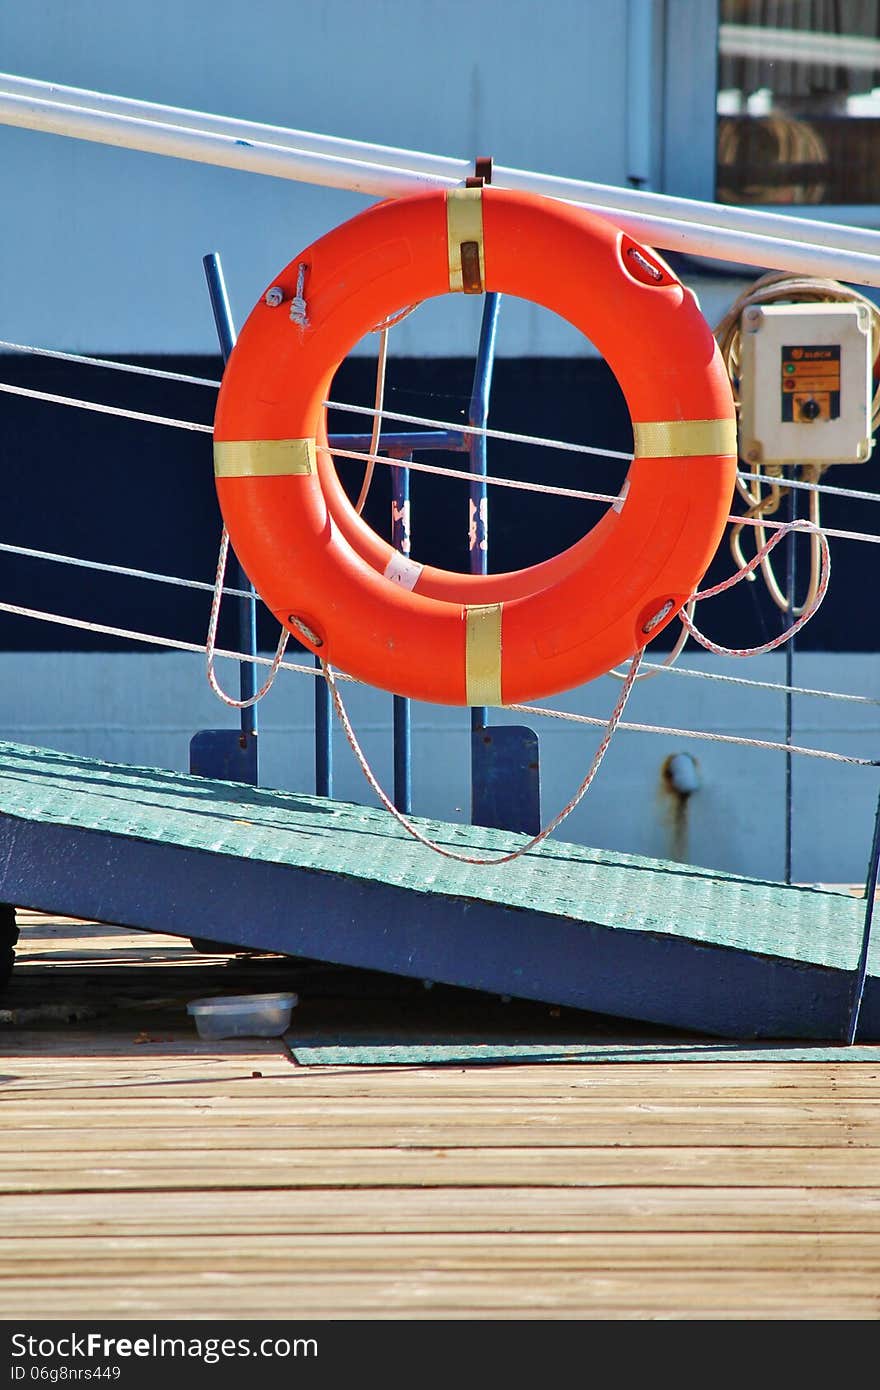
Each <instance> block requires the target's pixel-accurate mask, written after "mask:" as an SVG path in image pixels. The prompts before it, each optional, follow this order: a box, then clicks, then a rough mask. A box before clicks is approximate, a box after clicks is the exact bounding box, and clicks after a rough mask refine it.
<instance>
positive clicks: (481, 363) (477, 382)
mask: <svg viewBox="0 0 880 1390" xmlns="http://www.w3.org/2000/svg"><path fill="white" fill-rule="evenodd" d="M500 305H501V295H500V294H487V295H486V296H485V299H484V302H483V316H482V319H481V320H480V341H479V345H478V347H477V361H476V366H475V369H474V382H473V386H472V388H471V400H470V405H469V407H468V424H469V425H470V426H471V427H472V428H473V429H478V430H483V429H485V428H486V423H487V421H488V419H489V394H490V392H491V390H492V371H493V369H494V366H495V336H496V333H497V330H498V310H499V308H500ZM467 444H468V454H469V455H470V470H471V473H472V474H473V475H474V481H473V482H472V483H471V484H470V489H469V490H470V496H469V498H468V554H469V559H470V570H471V574H488V572H489V502H488V494H487V491H486V436H485V435H484V434H470V435H468V437H467ZM486 719H487V711H486V708H485V706H476V707H475V708H473V709H472V710H471V730H472V731H476V730H478V729H482V728H484V727H485V724H486Z"/></svg>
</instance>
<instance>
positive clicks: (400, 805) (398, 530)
mask: <svg viewBox="0 0 880 1390" xmlns="http://www.w3.org/2000/svg"><path fill="white" fill-rule="evenodd" d="M400 458H401V461H402V462H403V461H404V460H405V461H407V462H408V461H409V460H410V459H411V458H412V455H411V454H401V455H400ZM391 544H392V545H393V546H394V548H395V550H399V551H400V553H401V555H409V553H410V549H411V533H410V511H409V469H408V468H392V470H391ZM393 698H394V804H395V806H396V807H397V809H398V811H403V813H404V814H405V815H409V814H410V813H411V812H412V710H411V704H410V701H409V700H407V699H406V698H405V697H404V696H403V695H395V696H394V697H393Z"/></svg>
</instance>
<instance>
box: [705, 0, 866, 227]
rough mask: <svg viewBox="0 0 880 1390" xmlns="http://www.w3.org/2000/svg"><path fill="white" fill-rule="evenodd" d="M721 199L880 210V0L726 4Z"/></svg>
mask: <svg viewBox="0 0 880 1390" xmlns="http://www.w3.org/2000/svg"><path fill="white" fill-rule="evenodd" d="M720 21H721V22H720V28H719V64H718V102H717V136H718V144H717V161H716V192H715V196H716V198H717V200H718V202H721V203H751V204H755V203H763V204H788V205H791V204H799V203H807V204H837V205H854V204H856V205H865V204H878V203H880V159H878V157H877V154H878V150H880V0H721V6H720Z"/></svg>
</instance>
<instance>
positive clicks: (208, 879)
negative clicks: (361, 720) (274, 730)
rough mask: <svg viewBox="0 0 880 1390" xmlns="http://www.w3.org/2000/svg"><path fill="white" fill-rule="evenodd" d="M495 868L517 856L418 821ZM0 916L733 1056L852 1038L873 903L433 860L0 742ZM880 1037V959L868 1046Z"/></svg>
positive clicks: (573, 852)
mask: <svg viewBox="0 0 880 1390" xmlns="http://www.w3.org/2000/svg"><path fill="white" fill-rule="evenodd" d="M418 824H419V826H420V827H421V828H422V829H423V830H424V831H426V832H427V833H428V834H429V835H431V836H433V837H434V838H435V839H437V840H439V841H440V842H441V843H443V844H445V845H447V846H451V847H454V848H458V849H461V850H464V851H465V852H475V853H477V854H481V853H485V854H487V855H493V854H501V853H504V852H505V851H507V850H509V849H511V848H513V847H515V846H516V845H518V844H521V843H522V838H521V837H519V836H516V835H512V834H509V833H506V832H503V831H498V830H488V829H484V828H481V827H478V826H459V825H448V824H444V823H441V822H430V821H425V820H420V821H419V822H418ZM0 900H3V901H6V902H10V903H14V904H15V905H17V906H22V907H29V908H35V909H39V910H43V911H49V912H58V913H63V914H65V915H70V916H75V917H83V918H93V919H96V920H99V921H105V922H114V923H119V924H121V925H126V926H132V927H139V928H143V929H147V930H152V931H160V932H169V933H172V934H176V935H179V936H184V937H207V938H211V939H214V940H218V941H225V942H231V943H235V944H238V945H240V946H242V947H254V948H258V949H262V950H271V951H281V952H285V953H287V954H290V955H294V956H301V957H307V958H309V959H316V960H325V961H332V962H337V963H340V964H345V965H353V966H361V967H367V968H370V969H373V970H383V971H390V972H392V973H395V974H399V975H406V976H413V977H415V978H422V979H428V980H437V981H443V982H445V983H448V984H454V985H463V986H469V987H471V988H474V989H481V990H489V991H492V992H496V993H499V994H509V995H511V996H513V997H521V998H528V999H538V1000H544V1001H546V1002H549V1003H554V1004H561V1005H567V1006H572V1007H576V1008H583V1009H588V1010H590V1011H592V1012H596V1013H603V1014H611V1015H616V1016H619V1017H625V1018H631V1019H638V1020H644V1021H646V1022H655V1023H662V1024H667V1025H671V1026H673V1027H676V1028H681V1029H687V1030H693V1031H694V1032H701V1033H710V1034H715V1035H718V1036H723V1037H731V1038H742V1039H746V1038H762V1037H763V1038H792V1039H801V1038H803V1039H825V1040H829V1041H836V1040H839V1039H840V1038H842V1037H844V1036H845V1030H846V1026H847V1022H848V1019H849V1014H850V1008H851V1004H852V999H853V990H854V987H855V973H854V972H855V970H856V967H857V963H858V956H859V948H860V944H861V936H862V923H863V916H864V904H863V902H860V901H859V900H857V899H856V898H854V897H852V896H850V895H849V894H846V893H837V892H828V891H821V890H817V889H809V888H791V887H785V886H784V885H781V884H778V883H769V882H765V881H762V880H757V879H750V878H746V877H737V876H736V875H730V874H720V873H716V872H713V871H710V870H707V869H701V868H693V867H690V866H684V865H680V864H673V863H669V862H665V861H663V860H649V859H641V858H637V857H635V856H633V855H626V854H616V853H609V852H607V851H600V850H592V849H588V848H586V847H584V846H582V845H572V844H565V843H561V842H559V841H550V842H546V843H545V844H544V845H542V846H541V847H540V848H539V849H538V850H537V851H535V852H532V853H530V854H528V855H526V856H524V857H523V858H522V859H519V860H517V861H515V862H514V863H512V864H507V865H502V866H499V867H497V868H484V867H477V866H471V865H466V864H458V863H455V862H453V861H450V860H447V859H444V858H442V857H440V856H438V855H436V854H433V853H432V852H431V851H430V850H428V849H426V848H424V847H423V846H421V845H419V844H418V843H416V842H415V841H413V840H412V839H411V838H410V837H409V836H407V835H406V834H405V832H404V831H403V830H402V829H401V827H400V826H399V825H398V824H397V822H396V821H395V820H394V819H393V818H392V817H391V816H389V815H388V814H387V813H386V812H385V811H382V810H379V809H374V808H372V807H365V806H357V805H352V804H348V803H342V802H338V801H332V800H328V799H323V798H319V797H311V796H300V795H296V794H293V793H289V792H278V791H272V790H269V789H265V788H259V787H250V786H245V785H242V784H240V783H233V782H217V781H210V780H208V779H205V778H199V777H193V776H184V775H182V774H178V773H173V772H169V771H163V770H158V769H150V768H134V767H129V766H127V765H116V764H112V763H103V762H99V761H96V760H93V759H86V758H75V757H70V756H67V755H64V754H61V753H54V752H52V751H50V750H47V749H41V748H29V747H26V746H23V745H19V744H10V743H0ZM876 1040H880V950H878V949H877V946H876V943H875V946H874V948H873V950H872V953H871V959H870V961H869V973H868V979H867V984H866V989H865V995H864V1002H863V1006H862V1012H861V1024H860V1028H859V1041H862V1042H867V1041H876Z"/></svg>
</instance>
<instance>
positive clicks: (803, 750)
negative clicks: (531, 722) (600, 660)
mask: <svg viewBox="0 0 880 1390" xmlns="http://www.w3.org/2000/svg"><path fill="white" fill-rule="evenodd" d="M200 587H201V586H200ZM209 587H210V586H209ZM0 613H9V614H10V615H11V616H13V617H20V618H31V619H33V620H34V621H36V622H44V623H57V624H58V625H59V626H61V627H69V628H78V629H80V630H81V631H83V632H91V633H94V634H95V635H97V636H102V637H113V638H119V639H120V640H121V641H128V642H139V643H142V644H144V645H146V646H153V647H164V648H166V649H168V650H172V651H179V652H192V653H196V654H198V655H200V656H202V657H204V656H205V655H206V653H207V650H208V649H207V644H206V643H204V642H186V641H183V640H182V639H181V638H177V637H163V636H161V635H159V634H158V633H150V632H139V631H137V630H136V629H133V628H124V627H116V626H113V625H111V624H108V623H96V622H91V621H89V620H88V619H86V618H73V617H70V616H69V615H67V614H64V613H51V612H49V611H48V610H44V609H40V608H28V607H25V606H24V605H23V604H17V603H7V602H5V601H0ZM215 655H216V656H218V657H226V658H228V659H229V660H230V661H239V662H240V661H248V662H252V663H254V664H255V665H257V666H266V667H271V666H272V665H273V662H274V658H273V657H269V656H261V655H260V654H259V653H257V654H256V655H249V654H248V653H247V652H237V651H230V650H227V649H226V648H219V647H218V648H217V649H216V652H215ZM278 666H279V670H282V671H292V672H295V673H296V674H297V675H303V676H311V677H319V678H321V679H323V672H322V671H321V670H320V668H318V667H315V666H306V665H303V664H301V663H299V662H293V661H281V662H279V663H278ZM333 674H334V677H335V679H336V680H337V681H344V682H346V683H347V684H351V685H361V682H360V681H357V680H355V679H354V677H352V676H349V675H346V674H345V673H344V672H342V671H334V673H333ZM504 708H505V710H507V711H508V712H513V713H520V714H530V715H540V716H541V717H543V718H545V719H561V720H563V721H567V722H569V723H572V724H583V725H589V726H590V727H591V728H600V729H601V728H604V727H605V726H606V724H607V722H608V721H607V719H605V718H601V717H599V716H597V715H590V714H574V713H572V712H571V711H569V710H560V709H553V708H549V707H546V706H543V705H521V704H512V705H505V707H504ZM617 727H618V728H619V729H623V730H626V731H628V732H629V733H637V734H662V735H670V734H672V735H674V736H675V737H676V738H693V739H700V740H703V741H704V742H710V743H724V744H731V745H733V746H735V747H738V748H762V749H765V750H767V751H769V752H774V753H792V754H795V755H797V756H800V757H805V758H819V759H822V760H824V761H826V762H833V763H846V764H847V765H849V766H851V767H880V759H877V758H857V757H854V756H853V755H852V754H849V753H835V752H833V751H832V750H831V749H828V748H810V747H804V746H801V745H798V744H789V743H780V742H778V741H775V740H773V739H756V738H745V737H744V736H741V735H738V734H723V733H718V732H717V731H716V730H714V729H683V728H675V727H673V726H671V725H667V724H646V723H636V722H634V721H632V720H627V721H624V720H621V721H620V723H619V724H618V725H617Z"/></svg>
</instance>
